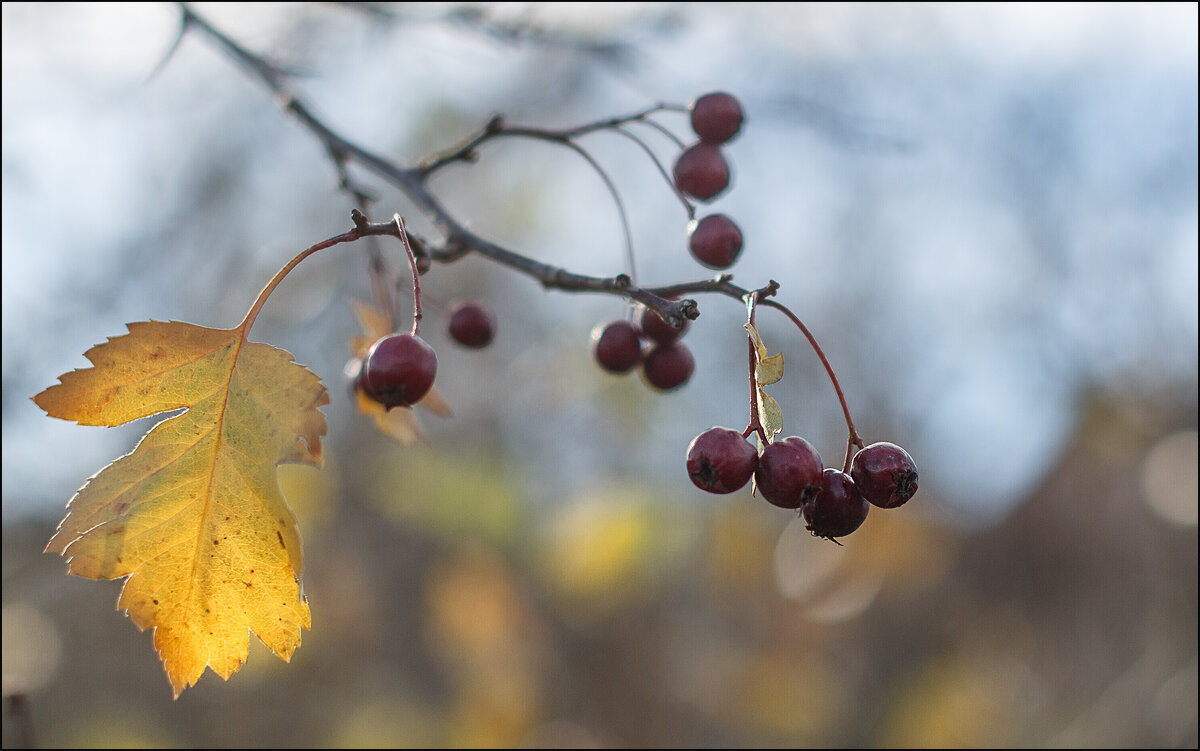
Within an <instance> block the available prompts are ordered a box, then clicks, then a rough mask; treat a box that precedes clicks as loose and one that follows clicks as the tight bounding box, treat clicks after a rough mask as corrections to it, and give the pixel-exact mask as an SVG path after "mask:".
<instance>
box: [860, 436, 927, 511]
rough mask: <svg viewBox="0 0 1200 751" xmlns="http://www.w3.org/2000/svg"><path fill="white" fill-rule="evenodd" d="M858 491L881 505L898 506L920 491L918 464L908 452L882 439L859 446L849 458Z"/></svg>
mask: <svg viewBox="0 0 1200 751" xmlns="http://www.w3.org/2000/svg"><path fill="white" fill-rule="evenodd" d="M850 476H851V477H852V478H854V484H855V485H857V486H858V492H860V493H862V495H863V497H864V498H866V499H867V500H868V501H870V502H871V504H872V505H873V506H878V507H879V508H896V507H897V506H902V505H904V504H905V503H907V502H908V499H909V498H912V497H913V494H914V493H916V492H917V465H916V463H915V462H913V458H912V457H911V456H909V454H908V452H907V451H905V450H904V449H902V448H900V447H899V446H897V445H896V444H894V443H888V442H887V441H880V442H879V443H872V444H871V445H870V446H867V447H865V448H862V449H859V451H858V453H856V454H855V455H854V458H853V459H852V460H851V461H850Z"/></svg>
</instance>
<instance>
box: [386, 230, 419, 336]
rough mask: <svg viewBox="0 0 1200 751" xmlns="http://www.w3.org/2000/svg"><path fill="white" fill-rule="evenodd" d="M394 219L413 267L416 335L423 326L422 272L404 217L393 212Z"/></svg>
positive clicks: (414, 328) (413, 325) (413, 328)
mask: <svg viewBox="0 0 1200 751" xmlns="http://www.w3.org/2000/svg"><path fill="white" fill-rule="evenodd" d="M392 221H393V222H395V224H396V229H397V230H399V232H400V241H401V242H403V243H404V252H405V253H407V254H408V266H409V268H410V269H412V280H413V322H412V332H411V333H412V335H413V336H416V335H417V330H418V329H419V328H420V327H421V281H420V279H421V274H420V273H419V272H418V271H417V256H416V254H414V253H413V249H412V245H410V244H409V242H408V231H407V230H405V229H404V217H402V216H400V215H399V214H393V215H392Z"/></svg>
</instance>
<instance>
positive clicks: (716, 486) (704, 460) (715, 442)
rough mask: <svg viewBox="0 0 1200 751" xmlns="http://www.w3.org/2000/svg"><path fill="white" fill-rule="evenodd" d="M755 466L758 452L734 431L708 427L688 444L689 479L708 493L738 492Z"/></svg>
mask: <svg viewBox="0 0 1200 751" xmlns="http://www.w3.org/2000/svg"><path fill="white" fill-rule="evenodd" d="M757 464H758V452H757V451H755V450H754V447H753V446H751V445H750V444H749V443H748V442H747V441H746V439H745V438H743V437H742V434H741V433H739V432H737V431H736V430H730V429H729V428H716V427H714V428H709V429H708V430H706V431H704V432H703V433H701V434H700V435H698V436H696V437H695V438H693V439H692V442H691V443H690V444H688V452H687V470H688V477H690V478H692V483H693V484H695V486H696V487H698V488H700V489H701V490H707V491H708V492H709V493H732V492H734V491H736V490H740V489H741V488H742V487H744V486H745V485H746V483H748V482H750V477H751V476H752V475H753V474H754V467H755V466H756V465H757Z"/></svg>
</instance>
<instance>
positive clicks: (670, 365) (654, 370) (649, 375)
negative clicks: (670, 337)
mask: <svg viewBox="0 0 1200 751" xmlns="http://www.w3.org/2000/svg"><path fill="white" fill-rule="evenodd" d="M695 369H696V360H695V358H693V357H692V351H691V350H689V349H688V348H687V346H686V345H684V344H683V342H678V341H676V342H670V343H669V344H657V345H655V346H653V347H651V348H650V351H649V352H647V353H646V357H645V358H644V359H643V360H642V375H643V376H645V378H646V382H647V383H649V384H650V385H651V386H653V387H654V388H656V389H659V390H660V391H671V390H672V389H677V388H679V387H680V386H682V385H683V384H685V383H687V381H688V379H689V378H691V377H692V371H693V370H695Z"/></svg>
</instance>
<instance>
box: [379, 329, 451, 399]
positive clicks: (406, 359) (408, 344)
mask: <svg viewBox="0 0 1200 751" xmlns="http://www.w3.org/2000/svg"><path fill="white" fill-rule="evenodd" d="M436 374H437V355H435V354H434V352H433V347H430V346H429V345H428V344H426V343H425V341H424V340H423V339H421V338H420V337H419V336H414V335H412V334H392V335H391V336H385V337H383V338H382V339H380V340H379V341H377V342H375V343H374V344H372V345H371V349H370V350H368V351H367V357H366V359H365V360H364V361H363V369H362V375H361V376H360V378H361V379H362V381H363V385H364V390H365V391H366V393H367V394H368V395H369V396H370V397H371V398H372V399H374V400H375V401H377V402H379V403H380V404H382V405H384V406H385V407H387V408H388V409H391V408H392V407H409V406H411V405H413V404H416V403H417V402H419V401H420V400H421V397H423V396H425V394H427V393H429V389H430V388H431V387H432V386H433V377H434V376H435V375H436Z"/></svg>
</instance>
